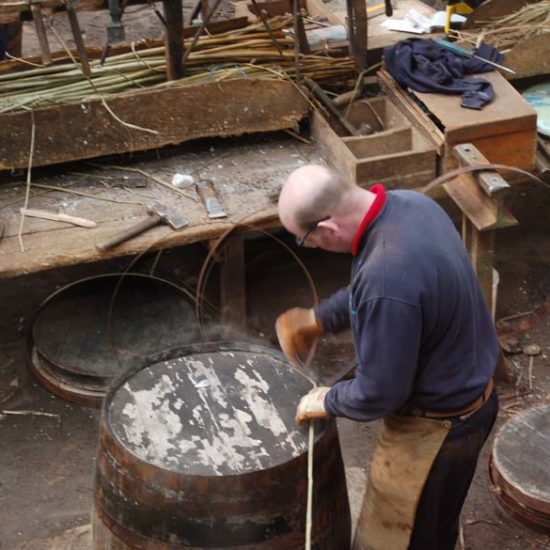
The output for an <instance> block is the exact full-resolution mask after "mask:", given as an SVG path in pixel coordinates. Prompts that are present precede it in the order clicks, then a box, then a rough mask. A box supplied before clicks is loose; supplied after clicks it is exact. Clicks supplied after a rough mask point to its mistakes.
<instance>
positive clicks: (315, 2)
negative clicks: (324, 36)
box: [307, 0, 443, 53]
mask: <svg viewBox="0 0 550 550" xmlns="http://www.w3.org/2000/svg"><path fill="white" fill-rule="evenodd" d="M375 3H379V0H377V1H376V2H375ZM307 9H308V12H309V14H310V15H312V16H313V17H324V18H326V19H327V21H329V23H331V24H333V25H344V26H345V27H346V28H347V27H348V18H347V13H346V2H345V0H329V1H327V2H324V1H323V0H307ZM410 9H415V10H417V11H418V12H420V13H422V14H423V15H424V16H426V17H428V18H429V19H431V17H432V16H433V14H434V13H435V10H434V9H433V8H432V7H430V6H428V5H426V4H425V3H424V2H422V1H421V0H399V2H394V6H393V17H395V18H396V19H402V18H403V17H405V14H406V13H407V12H408V11H409V10H410ZM386 20H387V17H386V15H385V14H384V13H383V10H382V13H380V12H376V13H375V14H373V15H370V14H369V20H368V50H369V52H371V53H372V52H380V51H381V49H382V48H385V47H386V46H392V45H393V44H395V43H396V42H399V41H400V40H405V39H406V38H411V37H418V35H414V34H409V33H403V32H395V31H390V30H388V29H387V28H386V27H383V26H382V23H383V22H384V21H386ZM439 36H443V34H442V33H434V34H423V35H422V38H435V37H439Z"/></svg>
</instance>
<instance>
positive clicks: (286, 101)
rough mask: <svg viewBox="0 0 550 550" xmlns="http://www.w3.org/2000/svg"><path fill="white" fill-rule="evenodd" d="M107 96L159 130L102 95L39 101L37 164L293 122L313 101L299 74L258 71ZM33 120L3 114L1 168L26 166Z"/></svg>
mask: <svg viewBox="0 0 550 550" xmlns="http://www.w3.org/2000/svg"><path fill="white" fill-rule="evenodd" d="M107 103H108V105H109V108H110V109H111V110H112V111H113V112H114V113H115V114H116V115H117V117H118V118H120V119H121V120H123V121H124V122H126V123H129V124H134V125H136V126H140V127H141V128H148V129H150V130H154V131H155V132H157V133H150V132H144V131H141V130H134V129H131V128H128V127H127V126H124V125H122V124H121V123H120V122H118V121H117V120H115V119H114V118H113V116H112V115H110V114H109V112H108V111H107V110H106V109H105V106H104V105H103V104H102V103H101V101H100V100H91V101H87V102H86V103H85V104H84V105H85V106H86V109H83V108H82V106H81V104H80V103H76V104H74V103H73V104H63V105H52V106H48V107H45V108H42V109H40V108H38V109H34V111H33V112H34V123H35V128H36V139H35V149H34V155H33V166H45V165H49V164H56V163H60V162H68V161H72V160H79V159H85V158H93V157H98V156H101V155H111V154H116V153H125V152H131V151H144V150H148V149H156V148H158V147H162V146H164V145H169V144H177V143H181V142H183V141H189V140H191V139H197V138H204V137H213V136H231V135H240V134H245V133H251V132H268V131H273V130H281V129H283V128H292V127H293V126H294V124H295V123H296V122H297V121H299V120H301V119H302V118H304V117H305V116H307V113H308V109H309V104H308V102H307V100H306V99H305V98H304V96H303V94H302V93H301V92H300V91H299V90H298V89H297V88H296V86H295V85H294V84H293V83H292V82H288V81H284V80H274V79H252V78H245V79H236V80H230V81H224V82H212V83H208V84H198V85H193V86H189V85H184V84H179V83H174V84H173V85H172V86H170V87H157V88H149V89H141V90H135V91H131V92H125V93H120V94H113V95H111V96H110V97H109V99H108V100H107ZM68 120H70V121H71V123H70V124H67V123H66V121H68ZM182 121H184V122H185V123H182ZM31 128H32V123H31V115H30V113H28V112H24V111H23V112H16V113H9V114H4V115H2V116H0V170H8V169H12V168H25V167H27V165H28V161H29V159H28V152H29V143H30V137H31Z"/></svg>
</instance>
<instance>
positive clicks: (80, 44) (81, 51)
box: [65, 0, 92, 78]
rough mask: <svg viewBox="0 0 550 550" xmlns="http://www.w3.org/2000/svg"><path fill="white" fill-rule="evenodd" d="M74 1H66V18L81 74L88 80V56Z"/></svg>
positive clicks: (89, 75)
mask: <svg viewBox="0 0 550 550" xmlns="http://www.w3.org/2000/svg"><path fill="white" fill-rule="evenodd" d="M74 4H75V0H66V4H65V7H66V9H67V17H68V18H69V24H70V26H71V32H72V33H73V38H74V43H75V45H76V51H77V52H78V57H79V59H80V64H81V65H82V72H83V73H84V74H85V75H86V76H87V77H88V78H89V77H91V76H92V71H91V69H90V63H89V61H88V54H87V53H86V47H85V46H84V39H83V38H82V31H81V30H80V24H79V23H78V17H77V15H76V10H75V7H74Z"/></svg>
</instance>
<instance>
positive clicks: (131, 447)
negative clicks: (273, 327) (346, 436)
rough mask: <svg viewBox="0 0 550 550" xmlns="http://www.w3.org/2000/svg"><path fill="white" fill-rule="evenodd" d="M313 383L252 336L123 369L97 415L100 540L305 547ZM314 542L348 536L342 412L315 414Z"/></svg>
mask: <svg viewBox="0 0 550 550" xmlns="http://www.w3.org/2000/svg"><path fill="white" fill-rule="evenodd" d="M310 388H311V386H310V384H309V382H307V381H306V380H305V379H303V378H302V377H301V376H300V375H299V374H297V373H296V372H295V371H293V370H292V369H291V368H290V366H289V365H288V364H287V362H286V361H285V359H284V357H283V356H282V355H280V354H279V353H278V352H275V351H273V350H271V349H269V348H264V347H259V346H251V345H248V344H236V343H231V344H220V343H217V344H201V345H192V346H189V347H187V348H181V349H179V350H173V351H172V352H169V353H166V354H161V355H159V356H157V357H156V358H154V360H152V362H151V363H150V364H148V365H147V366H145V367H137V368H134V369H132V370H131V371H129V372H128V373H126V374H125V375H124V376H123V377H122V378H121V379H119V380H118V381H117V382H116V383H115V384H114V386H113V388H112V389H111V390H110V392H109V394H108V395H107V397H106V399H105V401H104V405H103V414H102V420H101V425H100V440H99V449H98V457H97V463H96V476H95V493H94V495H95V503H94V512H93V514H92V519H93V521H92V523H93V539H94V548H95V550H100V549H101V550H106V549H110V550H111V549H117V550H119V549H124V550H125V549H128V548H139V549H145V548H146V549H148V550H157V549H166V548H196V549H198V548H239V549H241V550H248V549H253V548H262V549H266V550H267V549H269V550H271V549H273V550H275V549H280V550H292V549H302V548H303V547H304V537H305V522H306V497H307V454H308V429H307V427H302V428H297V427H296V426H295V422H294V416H295V412H296V406H297V404H298V401H299V399H300V397H301V396H302V395H303V394H305V393H307V391H309V389H310ZM315 427H316V437H315V444H314V467H313V471H314V474H313V475H314V482H313V487H314V489H313V491H314V495H313V526H312V532H313V534H312V548H315V549H318V550H321V549H326V550H329V549H330V550H336V549H338V550H340V549H342V550H345V549H347V548H349V547H350V515H349V504H348V497H347V490H346V483H345V475H344V467H343V462H342V457H341V454H340V446H339V442H338V435H337V431H336V424H335V422H334V421H333V420H329V421H323V422H317V423H316V426H315Z"/></svg>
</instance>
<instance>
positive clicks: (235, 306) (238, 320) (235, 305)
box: [220, 235, 246, 336]
mask: <svg viewBox="0 0 550 550" xmlns="http://www.w3.org/2000/svg"><path fill="white" fill-rule="evenodd" d="M220 302H221V320H222V323H223V325H224V332H225V336H228V335H230V334H231V333H232V332H238V333H245V332H246V274H245V261H244V238H243V236H242V235H236V236H234V237H230V238H229V241H228V242H227V244H226V245H225V246H224V248H223V259H222V263H221V268H220Z"/></svg>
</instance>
